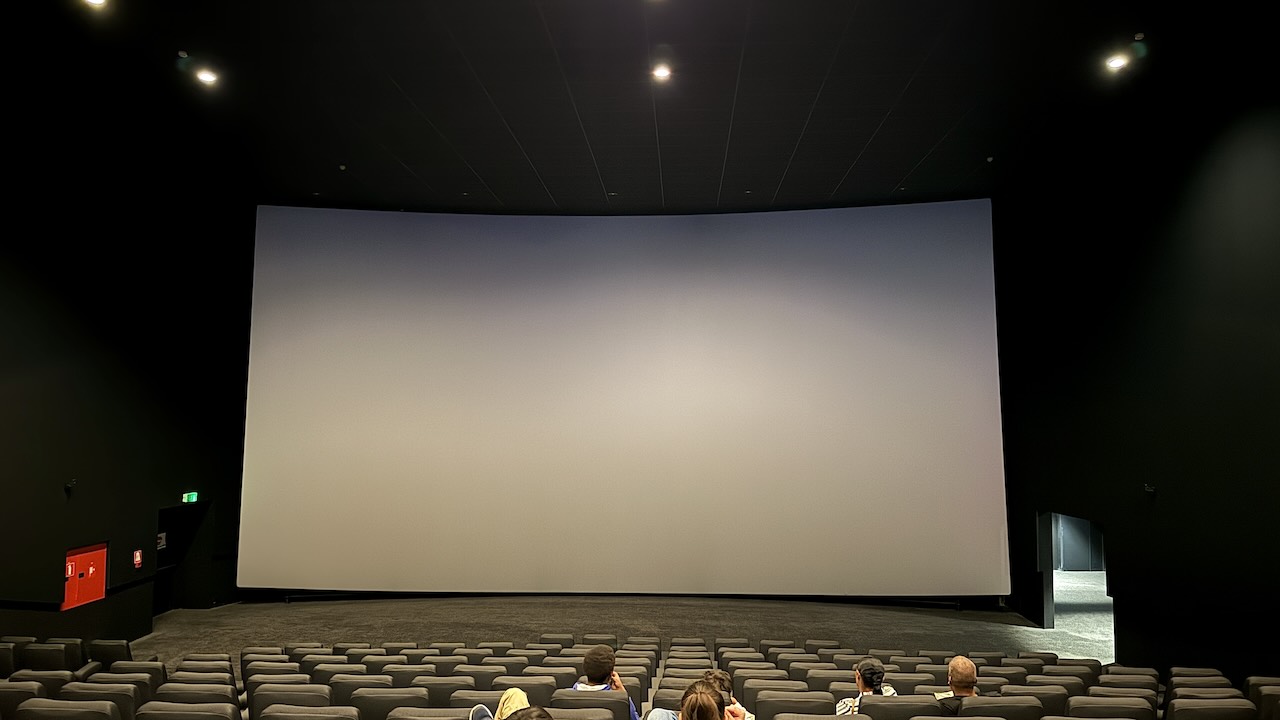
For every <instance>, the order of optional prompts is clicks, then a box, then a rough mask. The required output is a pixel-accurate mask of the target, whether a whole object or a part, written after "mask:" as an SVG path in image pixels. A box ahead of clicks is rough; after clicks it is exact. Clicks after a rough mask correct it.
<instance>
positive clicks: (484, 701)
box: [449, 690, 533, 714]
mask: <svg viewBox="0 0 1280 720" xmlns="http://www.w3.org/2000/svg"><path fill="white" fill-rule="evenodd" d="M503 692H505V691H503V690H458V691H456V692H454V693H453V695H451V696H450V697H449V705H450V706H451V707H456V708H469V707H475V706H476V705H483V706H485V707H487V708H489V712H491V713H495V714H496V713H497V712H498V701H500V700H502V694H503ZM530 704H533V703H530Z"/></svg>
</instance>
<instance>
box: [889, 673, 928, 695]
mask: <svg viewBox="0 0 1280 720" xmlns="http://www.w3.org/2000/svg"><path fill="white" fill-rule="evenodd" d="M933 681H934V677H933V674H932V673H915V672H887V673H885V674H884V682H885V684H886V685H888V686H890V687H892V688H893V689H894V691H895V692H897V693H898V694H899V695H911V694H914V693H915V691H916V686H917V685H931V684H933Z"/></svg>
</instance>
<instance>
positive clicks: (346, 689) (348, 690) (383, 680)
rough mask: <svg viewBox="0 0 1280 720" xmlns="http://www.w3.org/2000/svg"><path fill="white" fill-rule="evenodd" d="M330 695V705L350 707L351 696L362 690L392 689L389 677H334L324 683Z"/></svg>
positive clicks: (392, 683) (393, 684)
mask: <svg viewBox="0 0 1280 720" xmlns="http://www.w3.org/2000/svg"><path fill="white" fill-rule="evenodd" d="M326 684H327V685H328V686H329V690H330V691H331V694H330V696H329V704H330V705H350V704H351V696H352V695H353V694H355V691H356V690H361V689H363V688H394V687H395V683H394V681H393V680H392V679H391V676H390V675H346V674H343V675H334V676H333V677H332V678H329V682H328V683H326Z"/></svg>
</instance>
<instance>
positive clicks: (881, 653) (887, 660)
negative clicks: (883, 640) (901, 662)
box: [867, 648, 915, 665]
mask: <svg viewBox="0 0 1280 720" xmlns="http://www.w3.org/2000/svg"><path fill="white" fill-rule="evenodd" d="M867 654H868V655H870V656H871V657H873V658H875V659H877V660H879V661H880V662H882V663H884V664H885V665H892V664H893V656H894V655H902V656H909V655H914V654H915V653H909V652H907V651H906V650H903V649H902V648H897V649H888V650H886V649H884V648H868V649H867Z"/></svg>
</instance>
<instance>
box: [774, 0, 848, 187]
mask: <svg viewBox="0 0 1280 720" xmlns="http://www.w3.org/2000/svg"><path fill="white" fill-rule="evenodd" d="M857 12H858V3H856V2H855V3H854V4H853V9H851V10H850V11H849V18H848V19H847V20H845V21H844V29H843V30H841V31H840V39H839V40H837V41H836V51H835V52H834V53H832V54H831V62H829V63H827V72H826V73H825V74H823V76H822V82H821V83H820V84H819V85H818V93H817V94H816V95H814V96H813V104H811V105H810V106H809V114H808V115H806V116H805V118H804V127H802V128H800V137H797V138H796V144H795V147H793V148H791V157H789V158H787V166H786V167H785V168H783V170H782V177H780V178H778V185H777V186H776V187H775V188H774V189H773V197H772V198H771V199H770V200H769V205H773V204H774V203H776V202H778V193H780V192H782V184H783V183H785V182H786V181H787V174H788V173H790V172H791V163H792V162H794V161H795V159H796V153H797V152H798V151H799V150H800V143H801V141H803V140H804V134H805V132H806V131H808V129H809V121H810V120H812V119H813V111H814V110H815V109H817V107H818V100H819V99H820V98H821V97H822V91H823V90H824V89H826V87H827V80H828V79H829V78H830V77H831V69H832V68H834V67H835V66H836V59H837V58H839V57H840V48H841V47H843V46H844V38H845V36H846V35H847V34H848V33H849V26H851V25H853V16H854V15H855V14H856V13H857Z"/></svg>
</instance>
